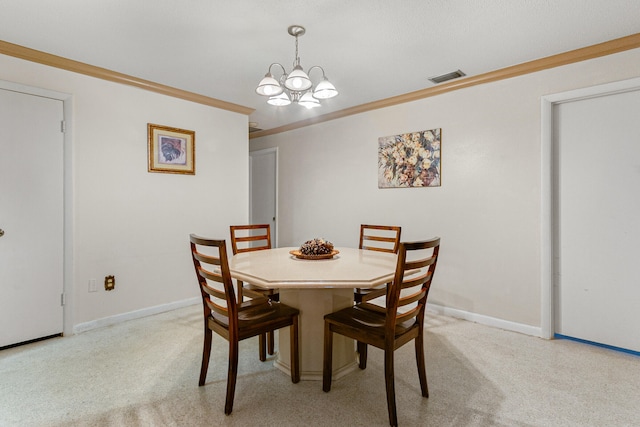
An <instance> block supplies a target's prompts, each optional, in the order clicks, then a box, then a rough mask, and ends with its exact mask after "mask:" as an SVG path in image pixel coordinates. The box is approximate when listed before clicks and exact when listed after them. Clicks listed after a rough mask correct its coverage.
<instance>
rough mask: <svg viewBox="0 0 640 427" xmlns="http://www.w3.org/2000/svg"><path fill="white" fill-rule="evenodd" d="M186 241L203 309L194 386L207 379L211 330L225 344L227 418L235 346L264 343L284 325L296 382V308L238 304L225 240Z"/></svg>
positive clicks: (233, 379) (262, 303)
mask: <svg viewBox="0 0 640 427" xmlns="http://www.w3.org/2000/svg"><path fill="white" fill-rule="evenodd" d="M189 240H190V243H191V255H192V258H193V266H194V268H195V271H196V277H197V278H198V284H199V286H200V293H201V294H202V306H203V309H204V348H203V351H202V365H201V367H200V381H199V382H198V384H199V385H200V386H203V385H204V383H205V380H206V377H207V369H208V367H209V358H210V355H211V341H212V333H211V332H212V331H213V332H215V333H217V334H218V335H220V336H221V337H223V338H225V339H226V340H227V341H229V366H228V373H227V396H226V401H225V405H224V413H225V414H227V415H229V414H230V413H231V411H232V409H233V397H234V394H235V387H236V377H237V374H238V343H239V342H240V341H242V340H244V339H247V338H251V337H255V336H258V337H259V339H260V340H261V341H264V339H265V335H266V333H267V332H273V331H275V330H276V329H280V328H284V327H286V326H289V327H290V328H289V329H290V334H291V361H290V363H291V381H292V382H294V383H297V382H299V381H300V359H299V352H298V318H299V314H300V313H299V311H298V309H296V308H292V307H289V306H286V305H284V304H281V303H279V302H274V301H271V300H269V299H268V298H265V297H258V298H254V299H251V300H248V301H244V302H238V301H237V299H236V295H235V292H234V289H233V281H232V279H231V273H230V272H229V263H228V259H227V247H226V244H225V240H224V239H222V240H214V239H207V238H204V237H199V236H196V235H194V234H191V235H190V236H189Z"/></svg>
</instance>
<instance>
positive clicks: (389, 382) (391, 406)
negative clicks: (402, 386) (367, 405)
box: [384, 348, 398, 426]
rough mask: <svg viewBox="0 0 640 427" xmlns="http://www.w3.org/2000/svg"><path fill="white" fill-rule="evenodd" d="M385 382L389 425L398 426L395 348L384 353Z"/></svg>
mask: <svg viewBox="0 0 640 427" xmlns="http://www.w3.org/2000/svg"><path fill="white" fill-rule="evenodd" d="M384 381H385V386H386V389H387V411H388V412H389V424H390V425H391V426H397V425H398V416H397V414H396V390H395V379H394V373H393V348H387V349H385V351H384Z"/></svg>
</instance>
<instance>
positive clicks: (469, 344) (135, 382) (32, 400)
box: [0, 306, 640, 427]
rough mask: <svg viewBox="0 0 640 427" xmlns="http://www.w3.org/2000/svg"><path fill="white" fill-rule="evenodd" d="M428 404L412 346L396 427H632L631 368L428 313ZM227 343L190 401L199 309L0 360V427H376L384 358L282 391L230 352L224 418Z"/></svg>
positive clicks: (583, 348) (248, 348)
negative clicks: (230, 404) (231, 387)
mask: <svg viewBox="0 0 640 427" xmlns="http://www.w3.org/2000/svg"><path fill="white" fill-rule="evenodd" d="M427 315H428V321H427V330H426V337H425V340H426V343H425V348H426V361H427V376H428V380H429V392H430V397H429V398H428V399H424V398H422V397H421V395H420V386H419V384H418V379H417V373H416V367H415V356H414V352H413V343H410V344H408V345H406V346H404V347H403V348H401V349H399V350H398V351H396V365H395V366H396V377H395V380H396V396H397V402H398V421H399V424H400V425H401V426H439V427H441V426H505V427H506V426H509V427H513V426H516V427H518V426H554V427H555V426H580V427H585V426H638V425H640V358H638V357H637V356H633V355H629V354H624V353H619V352H615V351H611V350H607V349H602V348H598V347H592V346H588V345H584V344H580V343H576V342H571V341H564V340H556V341H546V340H542V339H538V338H533V337H529V336H525V335H521V334H517V333H513V332H507V331H502V330H499V329H495V328H490V327H486V326H482V325H478V324H474V323H471V322H466V321H462V320H457V319H452V318H449V317H445V316H439V315H434V314H433V313H428V314H427ZM227 351H228V350H227V343H226V341H224V340H223V339H221V338H219V337H217V336H216V335H215V334H214V350H213V352H212V356H211V364H210V367H209V375H208V377H207V384H206V385H205V386H204V387H198V374H199V369H200V358H201V354H202V318H201V307H200V306H192V307H187V308H183V309H179V310H175V311H172V312H168V313H163V314H159V315H156V316H151V317H147V318H143V319H138V320H134V321H129V322H125V323H122V324H118V325H115V326H110V327H105V328H102V329H98V330H93V331H90V332H85V333H83V334H79V335H76V336H72V337H66V338H55V339H51V340H48V341H44V342H39V343H34V344H29V345H26V346H22V347H17V348H13V349H8V350H3V351H0V426H3V427H4V426H20V427H25V426H386V425H388V417H387V408H386V401H385V390H384V373H383V365H382V363H383V362H382V352H381V351H380V350H377V349H375V348H370V350H369V362H368V366H367V369H366V370H364V371H360V370H358V371H357V372H355V373H352V374H350V375H348V376H346V377H344V378H341V379H339V380H337V381H334V382H333V385H332V389H331V392H329V393H324V392H323V391H322V385H321V383H320V382H316V381H301V382H300V383H298V384H292V383H291V380H290V377H288V376H286V375H285V374H283V373H282V372H281V371H279V370H277V369H276V368H274V367H273V364H272V363H271V362H270V361H267V362H260V361H259V360H258V357H257V340H256V339H252V340H247V341H245V342H243V343H242V344H241V347H240V364H239V374H238V383H237V388H236V398H235V402H234V408H233V413H232V414H231V415H230V416H225V415H224V412H223V408H224V397H225V387H226V367H227Z"/></svg>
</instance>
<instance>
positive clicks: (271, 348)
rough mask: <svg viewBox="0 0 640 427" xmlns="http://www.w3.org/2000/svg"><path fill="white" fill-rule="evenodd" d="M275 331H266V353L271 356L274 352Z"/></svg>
mask: <svg viewBox="0 0 640 427" xmlns="http://www.w3.org/2000/svg"><path fill="white" fill-rule="evenodd" d="M274 336H275V331H269V332H267V353H268V354H269V356H273V355H274V353H275V338H274Z"/></svg>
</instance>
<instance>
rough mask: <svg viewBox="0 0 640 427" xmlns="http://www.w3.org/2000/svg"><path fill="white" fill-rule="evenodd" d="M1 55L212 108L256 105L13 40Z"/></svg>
mask: <svg viewBox="0 0 640 427" xmlns="http://www.w3.org/2000/svg"><path fill="white" fill-rule="evenodd" d="M0 54H3V55H8V56H13V57H15V58H20V59H24V60H27V61H31V62H37V63H39V64H43V65H48V66H50V67H55V68H60V69H63V70H67V71H72V72H74V73H79V74H84V75H86V76H91V77H96V78H99V79H103V80H109V81H111V82H115V83H120V84H124V85H128V86H134V87H137V88H140V89H144V90H148V91H151V92H156V93H159V94H162V95H167V96H171V97H174V98H179V99H184V100H186V101H191V102H195V103H198V104H203V105H208V106H210V107H215V108H220V109H222V110H227V111H232V112H234V113H240V114H245V115H247V116H248V115H249V114H251V113H253V108H249V107H244V106H242V105H238V104H233V103H231V102H225V101H221V100H219V99H215V98H210V97H208V96H204V95H199V94H197V93H193V92H188V91H186V90H182V89H176V88H174V87H171V86H166V85H162V84H159V83H154V82H151V81H149V80H143V79H139V78H137V77H133V76H129V75H127V74H122V73H118V72H115V71H111V70H107V69H106V68H100V67H96V66H93V65H89V64H85V63H83V62H78V61H74V60H72V59H67V58H63V57H61V56H56V55H52V54H50V53H45V52H41V51H39V50H35V49H30V48H28V47H24V46H20V45H17V44H13V43H9V42H5V41H2V40H0Z"/></svg>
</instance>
